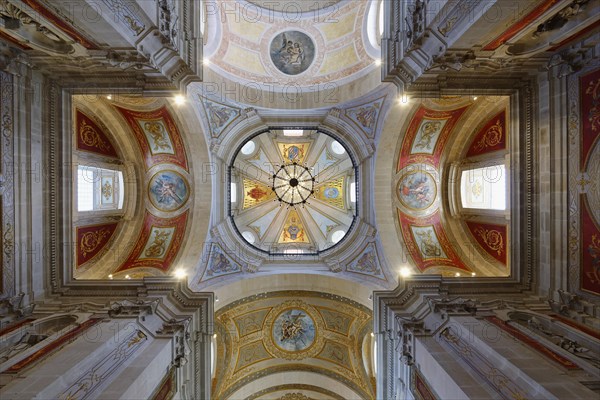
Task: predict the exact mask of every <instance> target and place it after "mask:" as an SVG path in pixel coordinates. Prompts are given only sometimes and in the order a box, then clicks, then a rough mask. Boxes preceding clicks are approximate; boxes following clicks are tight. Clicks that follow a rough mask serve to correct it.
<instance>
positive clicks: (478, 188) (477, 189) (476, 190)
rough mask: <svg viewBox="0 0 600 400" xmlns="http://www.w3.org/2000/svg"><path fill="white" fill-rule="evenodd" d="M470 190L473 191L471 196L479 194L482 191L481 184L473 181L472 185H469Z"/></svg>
mask: <svg viewBox="0 0 600 400" xmlns="http://www.w3.org/2000/svg"><path fill="white" fill-rule="evenodd" d="M471 192H472V193H473V196H475V197H480V196H481V193H482V192H483V185H482V184H481V182H480V181H475V183H474V184H473V186H471Z"/></svg>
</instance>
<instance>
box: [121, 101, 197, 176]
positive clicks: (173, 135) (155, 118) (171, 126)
mask: <svg viewBox="0 0 600 400" xmlns="http://www.w3.org/2000/svg"><path fill="white" fill-rule="evenodd" d="M115 108H116V109H117V110H119V112H120V113H121V114H122V115H123V117H125V119H126V120H127V123H128V124H129V126H130V127H131V129H132V131H133V133H134V135H135V138H136V139H137V142H138V144H139V146H140V149H141V151H142V154H143V156H144V160H145V162H146V168H148V169H150V168H151V167H152V166H153V165H155V164H160V163H171V164H175V165H179V166H180V167H181V168H183V169H185V170H187V169H188V165H187V157H186V155H185V147H184V145H183V139H182V138H181V135H180V134H179V129H177V125H176V124H175V122H174V120H173V118H172V117H171V114H170V113H169V111H168V110H167V107H166V106H163V107H161V108H158V109H156V110H153V111H132V110H128V109H125V108H121V107H116V106H115ZM138 120H144V121H152V122H162V123H164V125H165V127H166V130H167V132H166V134H167V135H168V138H166V139H168V140H169V141H170V143H171V144H172V147H173V153H174V154H166V153H162V154H154V155H153V154H152V151H151V148H150V146H151V145H150V144H149V143H148V139H147V137H146V135H145V134H144V131H143V130H142V128H141V126H140V123H139V122H138ZM160 134H165V132H159V135H160Z"/></svg>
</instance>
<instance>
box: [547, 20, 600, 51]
mask: <svg viewBox="0 0 600 400" xmlns="http://www.w3.org/2000/svg"><path fill="white" fill-rule="evenodd" d="M599 26H600V19H599V20H597V21H596V22H594V23H593V24H591V25H588V26H587V27H585V28H584V29H582V30H580V31H579V32H577V33H575V34H573V35H571V36H569V37H568V38H566V39H565V40H563V41H561V42H560V43H558V44H557V45H555V46H552V47H551V48H549V49H548V50H546V51H554V50H557V49H560V48H561V47H563V46H565V45H567V44H569V43H571V42H574V41H575V40H579V39H582V38H583V37H585V36H587V35H588V34H589V33H591V32H592V31H593V30H595V29H596V28H598V27H599Z"/></svg>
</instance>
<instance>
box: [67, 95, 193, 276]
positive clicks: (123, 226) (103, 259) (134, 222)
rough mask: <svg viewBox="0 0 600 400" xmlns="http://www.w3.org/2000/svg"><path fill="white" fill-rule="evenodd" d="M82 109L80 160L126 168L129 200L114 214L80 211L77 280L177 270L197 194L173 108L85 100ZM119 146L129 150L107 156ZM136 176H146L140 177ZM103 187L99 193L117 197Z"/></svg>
mask: <svg viewBox="0 0 600 400" xmlns="http://www.w3.org/2000/svg"><path fill="white" fill-rule="evenodd" d="M77 104H79V105H78V107H80V108H81V109H80V108H77V109H76V115H77V119H76V127H75V131H76V133H77V138H78V139H77V141H76V148H77V152H76V157H77V158H76V159H77V163H78V164H79V165H92V166H94V165H101V166H102V167H103V168H117V170H119V171H121V172H122V173H123V175H122V176H121V178H120V179H121V180H122V181H120V182H118V183H119V190H122V191H123V192H124V196H125V200H126V201H125V206H124V208H123V209H122V210H114V211H110V210H109V211H108V212H109V214H102V212H104V213H106V212H107V211H101V210H100V211H99V212H97V213H94V212H92V213H81V212H80V213H76V221H77V222H76V224H77V226H76V231H75V236H76V240H77V247H76V253H77V257H76V259H77V273H76V276H78V275H79V274H84V275H83V276H90V275H94V276H95V277H96V278H105V277H106V275H110V277H111V278H112V277H114V278H115V279H119V278H123V277H125V276H126V275H127V277H128V278H131V279H136V278H142V277H144V276H155V275H164V274H170V273H172V270H173V268H172V267H173V265H174V263H175V260H177V259H178V258H180V256H181V252H182V248H183V247H184V238H185V235H186V234H187V233H188V232H189V229H190V227H189V225H190V214H192V213H191V212H190V207H191V204H192V203H193V193H194V189H195V188H194V186H193V182H194V181H193V179H192V177H191V176H192V175H191V172H192V171H191V169H190V163H189V161H188V151H189V149H188V148H187V146H186V143H185V142H184V139H183V136H182V132H181V128H180V126H178V123H177V122H176V117H175V116H174V113H173V110H171V109H169V107H168V106H167V105H166V104H165V103H164V102H160V101H159V102H157V101H156V99H154V100H153V99H142V98H137V99H136V98H125V97H122V98H119V99H118V100H117V99H110V100H107V99H103V100H100V101H98V100H96V101H94V102H89V101H88V99H86V98H84V97H81V98H78V100H77ZM83 110H85V112H84V111H83ZM107 115H110V117H109V118H111V119H110V120H107V119H106V116H107ZM102 121H104V122H102ZM107 125H110V126H111V128H110V129H109V128H108V126H107ZM115 141H118V143H119V144H120V147H119V148H120V151H121V152H123V153H124V154H122V157H120V158H115V154H116V153H115V151H114V150H113V151H109V150H111V149H112V148H113V147H112V146H113V145H112V144H111V143H114V142H115ZM92 151H94V153H92ZM89 154H94V156H93V157H92V156H90V155H89ZM90 157H92V158H90ZM126 159H127V160H126ZM117 160H118V161H117ZM128 165H129V167H127V166H128ZM138 174H139V175H141V176H142V177H143V178H142V179H140V180H138V179H137V176H138ZM102 179H103V181H102V183H103V184H104V179H105V178H102ZM108 184H109V183H108V182H107V183H106V184H105V185H104V186H107V185H108ZM112 185H113V186H115V185H116V184H115V183H114V182H113V183H112ZM104 186H102V190H103V191H102V196H109V197H110V196H112V195H113V193H112V192H111V191H110V190H109V189H110V187H106V188H104ZM115 187H116V186H115ZM104 189H107V190H108V191H106V192H105V191H104ZM102 201H104V197H102ZM101 204H103V203H101ZM123 215H130V217H129V218H127V219H122V218H120V217H122V216H123ZM115 220H117V221H118V222H113V221H115ZM102 221H104V222H102ZM100 265H101V266H102V267H100V268H98V266H100ZM100 273H101V274H102V275H100V276H97V274H100Z"/></svg>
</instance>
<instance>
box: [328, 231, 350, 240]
mask: <svg viewBox="0 0 600 400" xmlns="http://www.w3.org/2000/svg"><path fill="white" fill-rule="evenodd" d="M344 236H346V232H345V231H341V230H340V231H335V232H333V234H332V235H331V241H332V242H333V243H337V242H339V241H340V240H342V238H343V237H344Z"/></svg>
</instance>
